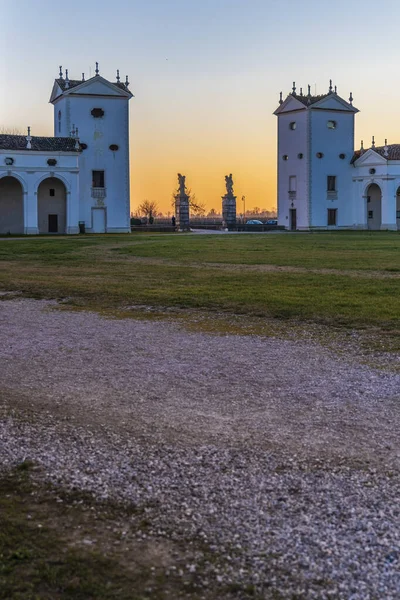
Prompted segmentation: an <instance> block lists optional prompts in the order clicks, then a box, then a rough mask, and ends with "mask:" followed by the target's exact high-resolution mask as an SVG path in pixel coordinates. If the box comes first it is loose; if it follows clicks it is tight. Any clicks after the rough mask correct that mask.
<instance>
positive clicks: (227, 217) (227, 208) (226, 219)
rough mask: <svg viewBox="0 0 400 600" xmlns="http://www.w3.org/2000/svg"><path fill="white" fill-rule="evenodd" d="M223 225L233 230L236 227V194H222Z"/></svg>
mask: <svg viewBox="0 0 400 600" xmlns="http://www.w3.org/2000/svg"><path fill="white" fill-rule="evenodd" d="M222 220H223V227H225V228H227V229H229V230H231V229H235V228H236V196H234V195H233V194H225V196H222Z"/></svg>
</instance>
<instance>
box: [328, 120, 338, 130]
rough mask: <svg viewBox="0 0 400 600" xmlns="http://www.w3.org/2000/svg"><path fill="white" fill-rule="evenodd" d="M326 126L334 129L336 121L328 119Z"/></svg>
mask: <svg viewBox="0 0 400 600" xmlns="http://www.w3.org/2000/svg"><path fill="white" fill-rule="evenodd" d="M326 126H327V128H328V129H336V121H328V122H327V124H326Z"/></svg>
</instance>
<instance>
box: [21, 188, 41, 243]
mask: <svg viewBox="0 0 400 600" xmlns="http://www.w3.org/2000/svg"><path fill="white" fill-rule="evenodd" d="M30 190H32V186H31V187H30ZM24 221H25V224H24V233H25V234H27V235H37V234H38V233H39V227H38V198H37V192H34V193H33V192H32V191H30V192H29V193H28V192H26V191H24Z"/></svg>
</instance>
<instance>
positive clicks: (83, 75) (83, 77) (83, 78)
mask: <svg viewBox="0 0 400 600" xmlns="http://www.w3.org/2000/svg"><path fill="white" fill-rule="evenodd" d="M82 81H85V73H82Z"/></svg>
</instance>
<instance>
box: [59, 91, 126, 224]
mask: <svg viewBox="0 0 400 600" xmlns="http://www.w3.org/2000/svg"><path fill="white" fill-rule="evenodd" d="M128 102H129V100H128V98H125V97H119V96H101V97H96V96H84V95H79V96H67V97H64V98H62V99H61V100H59V101H57V102H56V104H55V105H54V114H55V119H54V122H55V126H56V121H57V115H58V111H59V110H61V111H62V114H65V127H66V128H67V129H68V128H70V127H72V125H75V126H77V127H78V128H79V137H80V141H81V142H82V143H85V144H87V146H88V147H87V149H86V150H83V152H82V155H81V157H80V159H79V165H80V178H79V182H80V183H79V185H80V216H79V220H81V221H85V223H86V227H87V229H89V230H90V228H91V221H92V218H91V211H92V207H96V206H99V205H100V206H102V205H104V206H105V207H106V208H107V231H130V222H129V216H130V198H129V195H130V194H129V105H128ZM93 108H102V109H103V110H104V113H105V114H104V117H102V118H94V117H93V116H92V115H91V111H92V110H93ZM55 135H56V136H57V135H58V133H57V129H55ZM111 144H116V145H118V147H119V149H118V151H116V152H112V151H111V150H110V149H109V146H110V145H111ZM93 170H99V171H105V187H106V197H105V198H104V204H103V200H97V199H95V198H92V171H93Z"/></svg>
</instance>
